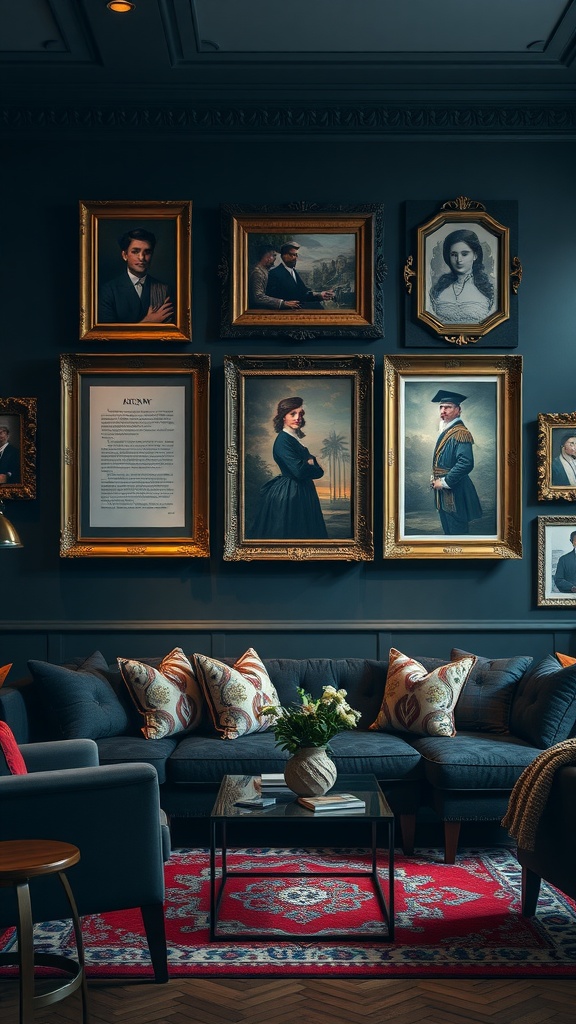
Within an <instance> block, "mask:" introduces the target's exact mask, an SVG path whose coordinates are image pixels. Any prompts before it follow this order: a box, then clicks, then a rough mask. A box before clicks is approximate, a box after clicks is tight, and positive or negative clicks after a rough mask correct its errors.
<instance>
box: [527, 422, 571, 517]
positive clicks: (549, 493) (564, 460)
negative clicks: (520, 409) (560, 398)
mask: <svg viewBox="0 0 576 1024" xmlns="http://www.w3.org/2000/svg"><path fill="white" fill-rule="evenodd" d="M536 465H537V474H538V501H555V500H556V499H564V500H565V501H576V412H547V413H544V412H541V413H539V414H538V446H537V449H536Z"/></svg>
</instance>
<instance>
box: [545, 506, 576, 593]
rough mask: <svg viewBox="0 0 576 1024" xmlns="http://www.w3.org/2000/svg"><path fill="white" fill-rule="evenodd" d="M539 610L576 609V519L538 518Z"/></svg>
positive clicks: (567, 517) (564, 517) (565, 517)
mask: <svg viewBox="0 0 576 1024" xmlns="http://www.w3.org/2000/svg"><path fill="white" fill-rule="evenodd" d="M572 588H574V592H573V591H572ZM538 607H539V608H574V607H576V515H575V516H538Z"/></svg>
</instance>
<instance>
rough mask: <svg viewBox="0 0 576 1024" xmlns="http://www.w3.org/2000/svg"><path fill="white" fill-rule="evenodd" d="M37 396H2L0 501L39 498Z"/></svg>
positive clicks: (0, 419)
mask: <svg viewBox="0 0 576 1024" xmlns="http://www.w3.org/2000/svg"><path fill="white" fill-rule="evenodd" d="M36 405H37V401H36V399H35V398H0V501H4V499H5V498H10V499H14V498H25V499H26V498H35V497H36Z"/></svg>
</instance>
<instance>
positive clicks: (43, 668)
mask: <svg viewBox="0 0 576 1024" xmlns="http://www.w3.org/2000/svg"><path fill="white" fill-rule="evenodd" d="M28 668H29V669H30V672H31V673H32V677H33V679H34V683H35V689H36V695H37V698H38V700H39V703H40V705H41V706H42V708H43V709H44V712H45V714H46V716H47V717H48V719H49V721H50V722H51V723H52V728H53V731H54V734H55V736H57V737H59V738H60V739H65V740H74V739H91V740H97V739H101V738H102V737H105V736H119V735H121V734H122V733H123V732H124V731H125V729H126V728H127V726H128V718H127V715H126V712H125V710H124V708H123V707H122V704H121V703H120V701H119V700H118V698H117V696H116V694H115V693H114V691H113V689H112V687H111V686H110V683H109V682H108V681H107V679H106V677H105V674H104V673H105V672H106V669H107V665H106V661H105V660H104V658H103V656H102V655H101V654H100V652H99V651H95V652H94V654H91V655H90V657H89V658H86V659H85V660H84V661H83V662H82V663H81V664H80V665H79V666H78V668H67V667H65V666H62V665H53V664H51V663H50V662H47V661H34V660H32V661H29V662H28Z"/></svg>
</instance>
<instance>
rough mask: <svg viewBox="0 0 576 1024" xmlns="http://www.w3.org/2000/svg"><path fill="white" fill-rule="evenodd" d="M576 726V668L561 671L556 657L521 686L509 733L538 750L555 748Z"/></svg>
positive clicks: (528, 675) (531, 672)
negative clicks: (531, 744)
mask: <svg viewBox="0 0 576 1024" xmlns="http://www.w3.org/2000/svg"><path fill="white" fill-rule="evenodd" d="M575 723H576V665H569V666H567V667H566V668H561V667H560V665H559V664H558V661H557V659H556V658H555V657H554V655H553V654H549V655H547V657H546V658H544V659H543V660H542V661H540V662H538V664H537V665H535V666H533V668H531V669H530V670H529V671H528V672H527V673H526V675H525V676H524V677H523V678H522V679H521V680H520V682H519V683H518V687H517V689H516V694H515V696H514V701H513V704H512V711H511V715H510V731H511V732H512V733H514V735H515V736H519V737H520V739H523V740H527V741H528V743H533V744H534V746H536V747H542V748H545V747H552V746H553V745H554V744H555V743H560V742H561V740H565V739H567V738H568V736H569V735H570V733H571V731H572V729H573V727H574V724H575Z"/></svg>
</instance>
